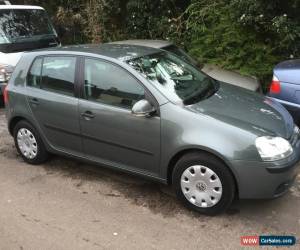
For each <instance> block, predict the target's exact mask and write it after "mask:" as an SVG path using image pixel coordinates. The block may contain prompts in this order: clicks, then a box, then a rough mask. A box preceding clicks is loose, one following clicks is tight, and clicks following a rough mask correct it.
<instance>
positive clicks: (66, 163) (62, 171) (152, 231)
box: [0, 110, 300, 250]
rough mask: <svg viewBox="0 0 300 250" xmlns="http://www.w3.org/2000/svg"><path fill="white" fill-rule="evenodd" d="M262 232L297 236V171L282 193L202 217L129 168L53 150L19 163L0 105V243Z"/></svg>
mask: <svg viewBox="0 0 300 250" xmlns="http://www.w3.org/2000/svg"><path fill="white" fill-rule="evenodd" d="M262 234H263V235H270V234H272V235H295V236H296V237H297V238H298V240H299V238H300V176H298V178H297V180H296V183H295V185H294V186H293V188H292V189H291V191H290V192H289V193H288V194H287V195H285V196H284V197H282V198H279V199H275V200H268V201H237V202H235V203H234V204H233V206H232V207H231V208H230V209H229V211H228V212H227V213H225V214H222V215H220V216H215V217H207V216H202V215H198V214H196V213H194V212H190V211H188V210H187V209H185V208H184V207H182V206H181V205H180V204H179V203H178V202H177V200H176V199H175V198H174V197H173V195H172V191H171V190H170V189H169V188H166V187H163V186H160V185H158V184H156V183H151V182H148V181H145V180H143V179H139V178H136V177H133V176H130V175H126V174H120V173H118V172H114V171H111V170H107V169H104V168H101V167H99V166H91V165H88V164H86V163H82V162H77V161H75V160H71V159H65V158H60V157H53V158H52V159H51V160H50V161H49V162H48V163H46V164H44V165H41V166H30V165H27V164H25V163H24V162H23V161H22V159H21V158H20V156H18V154H17V152H16V150H15V148H14V145H13V140H12V138H11V137H10V136H9V134H8V132H7V129H6V121H5V117H4V112H3V110H1V111H0V249H64V250H68V249H131V250H132V249H138V250H140V249H240V248H241V245H240V236H242V235H262ZM298 244H299V241H298ZM294 248H295V249H296V248H298V249H299V248H300V247H299V245H297V246H295V247H294Z"/></svg>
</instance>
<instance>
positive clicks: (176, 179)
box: [172, 153, 235, 215]
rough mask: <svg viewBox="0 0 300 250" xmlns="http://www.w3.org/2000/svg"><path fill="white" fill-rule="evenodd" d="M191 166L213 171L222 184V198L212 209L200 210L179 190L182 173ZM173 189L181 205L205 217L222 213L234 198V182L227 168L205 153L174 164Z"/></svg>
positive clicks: (187, 156)
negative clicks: (200, 166) (203, 167)
mask: <svg viewBox="0 0 300 250" xmlns="http://www.w3.org/2000/svg"><path fill="white" fill-rule="evenodd" d="M193 165H203V166H206V167H208V168H210V169H211V170H213V171H214V172H215V173H216V174H217V175H218V177H219V178H220V180H221V183H222V197H221V199H220V201H219V202H218V203H217V204H216V205H215V206H213V207H209V208H201V207H197V206H195V205H193V204H192V203H190V202H189V201H188V200H187V199H186V198H185V196H184V194H183V192H182V190H181V183H180V182H181V176H182V173H183V172H184V171H185V170H186V169H187V168H189V167H191V166H193ZM172 183H173V187H174V190H175V192H176V195H177V197H178V199H179V200H180V201H181V202H183V204H184V205H185V206H186V207H187V208H189V209H192V210H194V211H197V212H199V213H202V214H206V215H216V214H219V213H221V212H224V211H225V210H226V209H227V208H228V207H229V206H230V205H231V203H232V201H233V199H234V196H235V182H234V179H233V176H232V174H231V172H230V171H229V169H228V167H227V166H226V165H225V164H224V163H223V162H222V161H221V160H219V159H218V158H216V157H214V156H212V155H210V154H207V153H190V154H187V155H185V156H183V157H182V158H181V159H180V160H179V161H178V162H177V164H176V166H175V168H174V171H173V179H172Z"/></svg>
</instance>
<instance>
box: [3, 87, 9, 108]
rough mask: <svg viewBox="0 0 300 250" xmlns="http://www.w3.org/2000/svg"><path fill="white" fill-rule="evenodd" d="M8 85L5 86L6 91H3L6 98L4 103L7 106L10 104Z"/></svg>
mask: <svg viewBox="0 0 300 250" xmlns="http://www.w3.org/2000/svg"><path fill="white" fill-rule="evenodd" d="M7 87H8V86H7V85H6V86H5V88H4V91H3V98H4V104H5V106H6V105H7V104H8V90H7Z"/></svg>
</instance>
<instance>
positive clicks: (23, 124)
mask: <svg viewBox="0 0 300 250" xmlns="http://www.w3.org/2000/svg"><path fill="white" fill-rule="evenodd" d="M22 128H26V129H28V130H29V131H30V132H31V133H32V134H33V135H34V137H35V139H36V142H37V148H38V152H37V155H36V157H34V158H33V159H28V158H26V157H25V156H24V155H23V154H22V152H21V150H20V148H19V145H18V142H17V135H18V132H19V130H20V129H22ZM13 135H14V141H15V146H16V148H17V150H18V153H19V154H20V155H21V156H22V158H23V159H24V161H25V162H27V163H29V164H33V165H37V164H41V163H43V162H45V161H46V160H47V159H48V153H47V151H46V148H45V146H44V143H43V141H42V139H41V137H40V135H39V133H38V132H37V130H36V129H35V128H34V126H33V125H31V124H30V123H29V122H27V121H20V122H18V123H17V125H16V126H15V127H14V131H13Z"/></svg>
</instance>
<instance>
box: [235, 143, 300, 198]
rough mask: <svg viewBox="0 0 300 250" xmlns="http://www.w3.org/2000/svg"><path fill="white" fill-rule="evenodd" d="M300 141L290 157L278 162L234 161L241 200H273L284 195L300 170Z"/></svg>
mask: <svg viewBox="0 0 300 250" xmlns="http://www.w3.org/2000/svg"><path fill="white" fill-rule="evenodd" d="M299 160H300V141H298V142H297V144H296V145H295V147H294V153H293V155H291V156H290V157H288V158H286V159H284V160H281V161H276V162H257V161H239V160H237V161H232V162H231V165H232V167H233V170H234V173H235V175H236V179H237V185H238V192H239V197H240V198H241V199H271V198H276V197H278V196H281V195H283V194H284V193H286V191H288V189H289V187H290V186H291V185H292V184H293V182H294V180H295V178H296V176H297V174H298V173H299V169H300V164H299Z"/></svg>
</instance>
